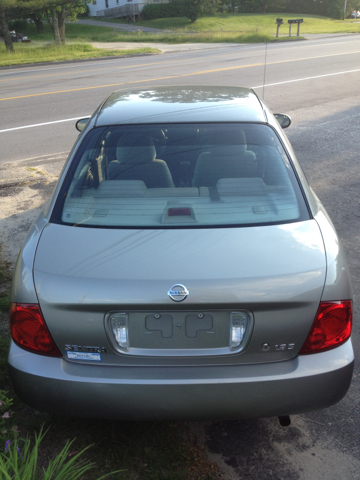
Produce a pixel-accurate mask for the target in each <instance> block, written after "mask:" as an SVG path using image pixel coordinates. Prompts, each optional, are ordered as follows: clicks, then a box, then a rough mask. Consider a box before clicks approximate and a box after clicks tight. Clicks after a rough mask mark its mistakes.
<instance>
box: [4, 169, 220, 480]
mask: <svg viewBox="0 0 360 480" xmlns="http://www.w3.org/2000/svg"><path fill="white" fill-rule="evenodd" d="M29 168H31V167H29ZM11 275H12V270H11V266H10V264H9V263H8V262H7V261H6V260H5V258H4V256H3V255H2V250H1V246H0V390H2V391H3V392H4V391H5V392H8V393H7V394H6V396H7V397H8V398H13V399H14V405H13V406H12V407H11V409H10V413H11V415H10V418H9V420H7V419H5V420H4V422H7V421H8V422H9V424H8V425H9V427H12V426H14V425H16V426H17V429H18V430H19V435H20V437H23V438H25V437H27V436H29V437H30V438H31V439H32V440H33V439H34V436H35V435H36V434H37V435H39V434H41V433H40V432H41V429H42V428H43V429H48V428H50V431H49V432H48V434H47V435H46V436H45V438H44V439H43V440H42V442H41V445H40V447H39V459H38V465H39V467H41V468H42V467H44V468H47V467H48V465H49V462H50V460H51V459H54V458H55V457H56V456H57V455H58V454H59V453H60V452H61V451H62V450H63V449H64V446H66V445H68V441H69V440H70V441H72V440H73V439H74V438H75V437H76V439H75V440H74V441H73V443H72V444H71V452H70V453H68V454H67V459H68V460H70V459H71V458H73V456H75V455H76V454H77V453H78V452H80V451H82V450H83V449H85V448H87V447H88V446H89V445H92V446H91V448H89V449H87V450H86V451H85V452H84V453H83V454H82V455H81V458H82V459H83V460H84V461H87V462H91V463H94V465H93V466H92V468H91V470H89V471H88V472H86V475H85V476H82V477H81V478H82V479H83V480H97V479H98V478H100V477H101V476H102V475H104V474H106V473H108V472H114V471H117V470H122V472H119V473H116V474H114V475H111V476H109V477H107V478H109V479H112V480H137V479H141V480H162V479H164V480H165V479H169V480H198V479H203V480H215V479H218V478H220V477H219V472H218V468H217V465H215V464H213V463H212V462H210V461H209V460H208V459H207V456H206V452H205V449H204V447H203V446H202V445H200V444H199V443H198V442H197V440H196V438H194V435H190V433H189V431H190V430H189V429H190V427H189V425H188V424H186V423H168V422H166V423H165V422H162V423H160V422H119V421H111V420H89V419H81V418H70V417H60V416H50V415H48V414H46V413H41V412H37V411H35V410H33V409H31V408H30V407H27V406H25V405H24V404H23V403H22V402H21V401H20V400H19V399H18V398H17V397H16V395H15V392H14V391H13V390H12V387H11V383H10V378H9V370H8V365H7V355H8V345H9V342H10V334H9V326H8V311H9V299H10V282H11ZM0 397H1V395H0ZM144 401H146V400H145V399H144ZM0 412H1V407H0ZM0 420H1V418H0ZM5 428H6V427H5ZM0 433H1V432H0ZM0 437H1V435H0ZM3 449H4V446H3V445H0V450H1V451H3ZM15 454H16V452H15ZM0 477H1V478H3V477H2V475H1V474H0ZM4 478H5V477H4ZM11 478H18V479H20V478H21V480H22V479H23V478H25V477H22V476H21V475H20V476H18V477H11ZM26 478H27V477H26ZM31 478H33V477H31ZM37 478H38V477H37ZM46 478H47V477H46ZM51 478H53V477H51Z"/></svg>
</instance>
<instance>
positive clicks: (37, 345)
mask: <svg viewBox="0 0 360 480" xmlns="http://www.w3.org/2000/svg"><path fill="white" fill-rule="evenodd" d="M10 328H11V336H12V338H13V340H14V342H15V343H17V344H18V345H19V346H20V347H21V348H24V349H25V350H29V351H30V352H33V353H39V354H41V355H50V356H52V357H61V356H62V355H61V353H60V352H59V350H58V348H57V347H56V345H55V343H54V341H53V339H52V338H51V335H50V332H49V330H48V328H47V326H46V323H45V320H44V318H43V316H42V313H41V310H40V307H39V305H38V304H35V303H12V304H11V305H10Z"/></svg>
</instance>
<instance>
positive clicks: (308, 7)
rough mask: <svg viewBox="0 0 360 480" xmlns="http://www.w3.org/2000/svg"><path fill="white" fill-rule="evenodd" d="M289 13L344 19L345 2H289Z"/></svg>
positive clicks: (296, 0)
mask: <svg viewBox="0 0 360 480" xmlns="http://www.w3.org/2000/svg"><path fill="white" fill-rule="evenodd" d="M286 11H287V12H296V13H306V14H308V15H324V16H327V17H331V18H337V19H340V18H342V15H343V11H344V1H343V0H288V3H287V5H286Z"/></svg>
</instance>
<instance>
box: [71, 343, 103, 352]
mask: <svg viewBox="0 0 360 480" xmlns="http://www.w3.org/2000/svg"><path fill="white" fill-rule="evenodd" d="M65 350H66V351H67V352H91V353H106V348H105V347H95V346H92V345H69V344H66V345H65Z"/></svg>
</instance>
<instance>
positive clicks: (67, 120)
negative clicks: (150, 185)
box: [0, 68, 360, 133]
mask: <svg viewBox="0 0 360 480" xmlns="http://www.w3.org/2000/svg"><path fill="white" fill-rule="evenodd" d="M356 72H360V68H358V69H356V70H347V71H345V72H336V73H327V74H325V75H316V76H314V77H305V78H297V79H295V80H286V81H285V82H277V83H267V84H266V85H257V86H256V87H251V88H264V87H274V86H276V85H284V84H286V83H293V82H303V81H305V80H313V79H315V78H324V77H332V76H334V75H345V74H346V73H356ZM88 116H89V115H83V116H81V117H75V118H67V119H65V120H55V121H54V122H46V123H36V124H34V125H24V126H23V127H15V128H7V129H5V130H0V133H5V132H11V131H13V130H22V129H23V128H33V127H43V126H44V125H53V124H54V123H62V122H73V121H75V120H80V118H85V117H88Z"/></svg>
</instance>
